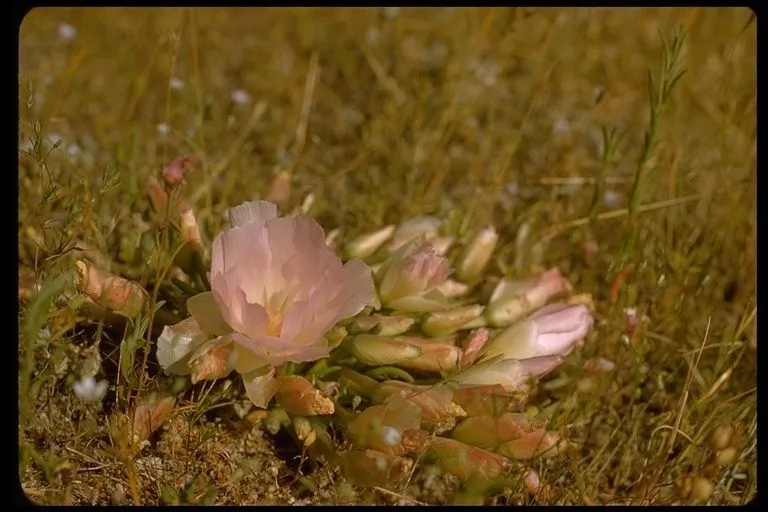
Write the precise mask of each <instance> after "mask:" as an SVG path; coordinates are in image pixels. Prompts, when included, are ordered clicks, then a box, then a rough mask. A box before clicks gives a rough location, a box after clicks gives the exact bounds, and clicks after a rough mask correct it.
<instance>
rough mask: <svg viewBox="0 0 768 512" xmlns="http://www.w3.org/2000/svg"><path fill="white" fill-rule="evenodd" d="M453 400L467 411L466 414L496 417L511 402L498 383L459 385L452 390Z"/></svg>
mask: <svg viewBox="0 0 768 512" xmlns="http://www.w3.org/2000/svg"><path fill="white" fill-rule="evenodd" d="M453 401H454V402H455V403H456V404H458V405H459V406H460V407H461V408H462V409H464V410H465V411H467V415H468V416H484V415H488V416H494V417H497V416H499V415H500V414H502V413H503V412H504V411H506V410H507V409H508V407H509V405H510V403H511V402H512V399H511V398H510V396H509V394H508V393H507V392H506V391H505V390H504V388H503V387H502V386H501V385H499V384H492V385H489V386H467V387H461V388H459V389H457V390H455V391H454V392H453Z"/></svg>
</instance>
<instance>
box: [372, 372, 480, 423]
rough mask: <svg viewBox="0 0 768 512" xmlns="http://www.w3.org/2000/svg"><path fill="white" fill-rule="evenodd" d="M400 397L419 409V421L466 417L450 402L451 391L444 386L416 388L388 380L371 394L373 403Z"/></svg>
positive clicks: (438, 420)
mask: <svg viewBox="0 0 768 512" xmlns="http://www.w3.org/2000/svg"><path fill="white" fill-rule="evenodd" d="M396 395H400V396H402V397H403V398H404V399H405V400H406V401H408V402H410V403H412V404H415V405H416V406H418V407H419V409H421V419H422V421H426V422H429V423H441V422H444V421H448V420H450V419H452V418H463V417H464V416H466V412H464V409H462V408H461V407H459V406H458V405H456V404H455V403H453V402H452V401H451V398H452V397H453V391H452V390H450V389H449V388H447V387H445V386H418V385H416V384H409V383H407V382H402V381H397V380H388V381H384V382H382V383H381V384H379V385H377V386H376V388H374V390H373V393H372V394H371V399H372V400H373V402H374V403H386V402H388V401H389V400H392V399H393V398H394V396H396Z"/></svg>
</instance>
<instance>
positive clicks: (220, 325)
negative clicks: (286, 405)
mask: <svg viewBox="0 0 768 512" xmlns="http://www.w3.org/2000/svg"><path fill="white" fill-rule="evenodd" d="M230 220H231V222H232V225H233V226H232V228H230V229H228V230H225V231H224V232H222V233H220V234H219V236H217V237H216V239H215V240H214V242H213V247H212V262H211V274H210V281H211V288H212V291H211V292H205V293H201V294H199V295H196V296H195V297H192V298H191V299H189V301H188V302H187V308H188V309H189V312H190V314H191V315H192V317H193V318H194V320H195V322H196V323H197V327H199V329H200V331H202V332H203V333H205V335H207V337H208V338H211V337H227V338H229V339H230V340H231V341H232V345H231V354H230V356H229V362H230V364H231V367H232V368H234V369H235V370H236V371H238V372H239V373H241V374H243V378H244V380H245V384H246V390H247V391H248V394H249V397H250V398H251V400H252V401H254V403H256V405H260V406H262V407H265V406H266V403H267V402H269V400H270V399H271V398H272V395H273V394H274V391H275V390H274V385H273V375H274V367H275V366H278V365H280V364H282V363H285V362H288V361H294V362H302V361H313V360H316V359H320V358H322V357H325V356H327V355H328V354H329V353H330V351H331V349H332V348H333V347H332V346H331V342H329V341H328V340H326V339H325V338H324V335H325V333H326V332H327V331H328V330H329V329H331V328H332V327H333V326H334V325H335V324H336V323H337V322H338V321H339V320H342V319H345V318H349V317H351V316H354V315H356V314H357V313H359V312H360V311H361V310H362V309H363V308H364V307H365V306H366V305H367V304H368V303H369V302H370V301H371V300H372V298H373V293H374V290H373V279H372V277H371V271H370V268H368V266H367V265H365V263H363V262H362V261H360V260H350V261H348V262H347V263H346V264H342V262H341V260H340V259H339V257H338V256H336V255H335V254H334V253H333V252H332V251H331V250H330V249H329V248H328V247H327V246H326V245H325V234H324V233H323V229H322V227H320V225H319V224H318V223H317V222H315V221H314V220H312V219H309V218H305V217H293V218H290V217H283V218H278V217H277V208H276V206H275V205H274V204H272V203H268V202H265V201H254V202H249V203H245V204H243V205H240V206H238V207H236V208H233V209H232V210H230ZM184 322H186V323H185V326H184V328H183V329H179V328H178V327H177V326H172V327H167V328H166V331H164V332H163V335H161V337H160V339H159V340H158V359H160V355H161V354H163V360H161V361H160V363H161V365H162V366H163V367H165V368H169V367H170V366H171V365H174V364H175V363H178V362H179V361H181V360H183V359H184V358H186V357H187V352H188V351H189V349H190V348H196V349H197V350H201V349H202V347H201V348H197V346H196V344H195V343H194V342H192V340H193V339H199V338H197V336H196V335H195V334H194V325H193V324H192V323H190V321H189V320H185V321H184ZM185 340H187V341H185ZM212 341H213V340H210V341H209V342H206V343H210V342H212ZM177 346H178V347H179V348H178V349H176V348H175V347H177ZM193 359H194V358H193ZM175 373H176V372H175Z"/></svg>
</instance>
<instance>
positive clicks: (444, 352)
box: [396, 336, 460, 373]
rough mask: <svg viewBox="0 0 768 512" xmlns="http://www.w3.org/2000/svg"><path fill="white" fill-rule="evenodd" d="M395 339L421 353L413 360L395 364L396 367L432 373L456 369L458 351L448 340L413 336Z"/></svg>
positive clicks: (451, 341)
mask: <svg viewBox="0 0 768 512" xmlns="http://www.w3.org/2000/svg"><path fill="white" fill-rule="evenodd" d="M397 339H398V340H401V341H404V342H406V343H408V344H409V345H411V346H413V347H416V348H418V349H419V350H420V351H421V353H420V354H419V355H418V356H416V357H414V358H410V359H405V360H403V361H400V362H398V363H396V364H397V365H398V366H402V367H403V368H409V369H412V370H421V371H424V372H434V373H443V372H451V371H454V370H456V368H457V367H458V363H459V353H460V350H459V348H458V347H457V346H456V345H455V344H454V342H453V340H452V339H450V338H440V339H423V338H417V337H414V336H398V337H397Z"/></svg>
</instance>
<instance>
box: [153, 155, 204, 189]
mask: <svg viewBox="0 0 768 512" xmlns="http://www.w3.org/2000/svg"><path fill="white" fill-rule="evenodd" d="M195 163H197V157H196V156H195V155H187V156H182V157H180V158H177V159H176V160H174V161H172V162H171V163H170V164H168V166H167V167H165V169H163V172H162V175H163V179H164V180H165V182H166V183H167V184H168V185H170V186H174V185H178V184H179V183H181V182H182V181H183V180H184V175H185V174H186V173H187V170H188V168H189V167H190V166H192V165H194V164H195Z"/></svg>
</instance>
